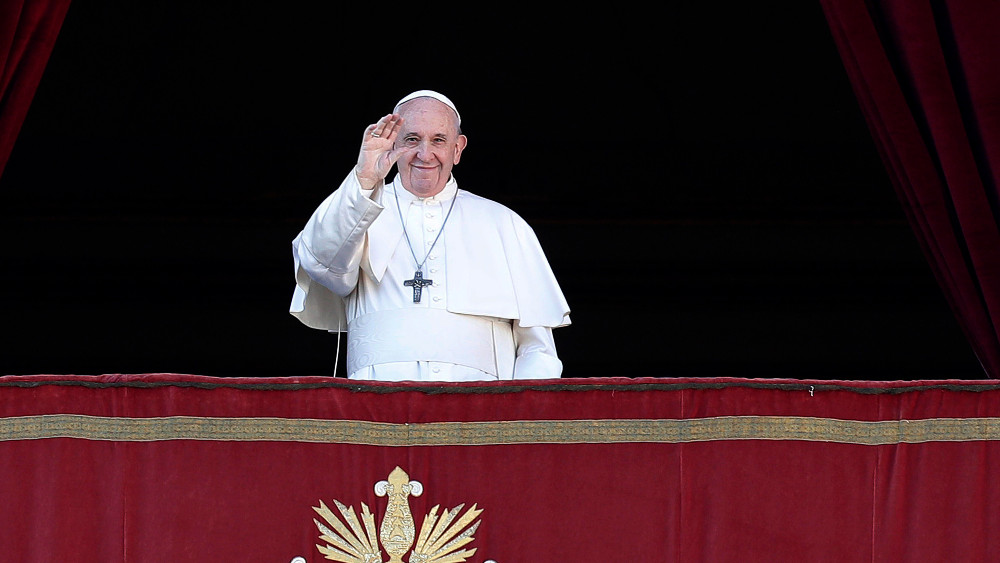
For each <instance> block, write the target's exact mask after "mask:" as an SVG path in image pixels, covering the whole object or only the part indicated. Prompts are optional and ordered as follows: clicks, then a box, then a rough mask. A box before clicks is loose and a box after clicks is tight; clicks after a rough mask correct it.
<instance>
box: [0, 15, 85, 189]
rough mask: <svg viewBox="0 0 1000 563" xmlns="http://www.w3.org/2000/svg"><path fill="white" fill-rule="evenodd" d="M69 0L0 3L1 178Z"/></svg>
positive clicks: (53, 44)
mask: <svg viewBox="0 0 1000 563" xmlns="http://www.w3.org/2000/svg"><path fill="white" fill-rule="evenodd" d="M69 2H70V0H0V175H3V170H4V168H5V167H6V166H7V159H8V158H10V152H11V150H12V149H13V148H14V141H15V140H16V139H17V134H18V133H19V132H20V130H21V124H22V123H24V118H25V116H26V115H27V114H28V107H29V106H30V105H31V99H32V98H33V97H34V95H35V90H36V89H37V88H38V83H39V82H40V81H41V79H42V73H43V71H44V70H45V64H46V63H47V62H48V60H49V55H50V54H51V53H52V47H53V46H55V43H56V36H58V35H59V28H60V27H62V22H63V19H64V18H65V16H66V11H67V10H68V9H69Z"/></svg>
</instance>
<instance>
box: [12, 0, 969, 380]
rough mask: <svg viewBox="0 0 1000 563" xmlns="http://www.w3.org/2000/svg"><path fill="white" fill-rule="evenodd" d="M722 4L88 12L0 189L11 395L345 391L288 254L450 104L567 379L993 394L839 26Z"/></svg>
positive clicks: (86, 6) (813, 17)
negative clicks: (117, 385) (315, 213)
mask: <svg viewBox="0 0 1000 563" xmlns="http://www.w3.org/2000/svg"><path fill="white" fill-rule="evenodd" d="M699 4H704V6H702V7H698V6H687V7H676V6H671V7H670V8H669V9H668V10H662V9H657V10H653V9H649V10H647V11H643V10H635V9H631V10H628V9H626V7H625V6H614V7H612V6H606V8H615V9H616V10H618V11H619V12H620V13H621V15H609V14H607V13H593V14H587V13H584V14H581V13H579V12H575V13H572V14H557V13H552V14H542V13H523V12H515V11H507V9H506V8H504V7H501V6H492V7H491V6H487V7H485V8H479V9H478V10H475V9H473V10H472V11H470V12H468V13H463V12H459V11H455V10H454V9H449V10H444V11H431V10H430V7H428V6H425V5H422V6H418V5H411V6H408V7H407V10H410V11H418V9H423V11H421V12H420V14H419V15H404V14H402V13H393V12H391V11H389V10H388V8H386V7H384V6H383V5H379V6H378V7H377V8H376V7H375V5H372V8H370V9H362V10H358V11H355V12H353V13H344V12H341V11H340V10H339V9H338V10H334V9H332V8H322V9H320V8H317V7H318V6H323V5H325V3H322V4H321V3H316V4H313V5H307V4H278V3H268V4H266V5H265V4H263V3H261V4H254V3H229V4H227V3H211V5H209V3H197V4H186V5H185V4H182V3H163V4H154V3H148V2H139V3H134V2H121V3H118V4H117V5H115V3H107V2H99V3H96V2H91V3H86V2H76V3H74V4H73V5H72V6H71V8H70V10H69V13H68V15H67V18H66V21H65V23H64V25H63V28H62V30H61V33H60V36H59V39H58V42H57V44H56V47H55V50H54V52H53V54H52V57H51V59H50V61H49V64H48V67H47V69H46V72H45V75H44V78H43V80H42V82H41V85H40V87H39V89H38V92H37V94H36V96H35V99H34V102H33V104H32V107H31V110H30V112H29V114H28V117H27V119H26V121H25V124H24V127H23V129H22V131H21V134H20V137H19V139H18V141H17V144H16V146H15V148H14V151H13V153H12V155H11V160H10V162H9V164H8V166H7V170H6V172H5V174H4V176H3V178H0V221H2V227H0V229H2V231H0V235H2V238H0V241H2V242H0V244H2V247H0V256H2V258H3V261H4V265H3V268H2V270H0V271H2V273H0V283H2V289H3V291H2V300H3V301H2V304H0V305H2V307H3V310H4V316H5V318H6V321H7V322H6V323H5V324H6V325H7V327H8V336H7V337H6V338H5V339H4V342H3V345H2V346H3V349H2V354H0V373H6V374H29V373H62V374H69V373H76V374H97V373H145V372H179V373H194V374H202V375H214V376H293V375H329V374H330V373H331V371H332V369H333V363H334V355H335V348H336V346H335V342H336V341H335V339H334V338H333V337H332V336H331V335H329V334H327V333H324V332H321V331H315V330H311V329H308V328H306V327H305V326H304V325H301V324H300V323H299V322H298V321H297V320H295V319H294V318H293V317H291V316H290V315H288V313H287V309H288V304H289V301H290V297H291V293H292V288H293V285H294V281H293V277H292V259H291V253H290V248H291V247H290V243H291V240H292V238H294V236H295V235H296V233H297V232H298V230H299V229H300V228H301V226H302V225H303V224H304V222H305V220H306V219H307V218H308V216H309V214H310V213H311V212H312V210H313V208H314V207H315V206H316V205H317V204H318V203H319V202H320V201H321V200H322V199H323V197H325V195H326V194H327V193H328V192H329V191H330V190H331V189H333V188H334V187H335V186H336V185H337V184H338V183H339V181H340V180H341V179H342V177H343V176H344V175H345V174H346V173H347V172H348V171H349V170H350V167H351V166H352V165H353V163H354V161H355V158H356V154H357V146H358V143H359V140H360V135H361V132H362V130H363V129H364V127H365V126H366V125H367V124H368V123H371V122H373V121H374V120H375V119H377V118H378V117H380V116H381V115H383V114H385V113H387V112H388V111H389V110H391V108H392V105H393V104H394V103H395V101H396V100H398V99H399V98H400V97H402V96H403V95H405V94H407V93H409V92H411V91H413V90H417V89H421V88H431V89H435V90H439V91H441V92H444V93H445V94H447V95H448V96H449V97H451V98H452V99H453V100H454V101H455V102H456V104H457V105H458V107H459V109H460V111H461V112H462V116H463V129H464V132H465V133H466V134H467V135H468V137H469V139H470V142H469V147H468V149H467V150H466V152H465V154H464V155H463V159H462V163H461V164H460V165H459V166H458V167H457V168H456V176H457V177H458V178H459V180H460V181H461V183H462V186H463V188H465V189H469V190H471V191H473V192H475V193H478V194H480V195H483V196H486V197H489V198H491V199H495V200H498V201H500V202H502V203H504V204H506V205H508V206H509V207H511V208H513V209H514V210H515V211H517V212H518V213H520V214H521V215H522V216H524V217H525V219H527V220H528V222H529V223H530V224H532V225H533V226H534V227H535V230H536V232H537V234H538V236H539V238H540V239H541V241H542V244H543V247H544V248H545V250H546V253H547V255H548V257H549V260H550V262H551V263H552V266H553V269H554V270H555V272H556V275H557V277H558V278H559V280H560V283H561V285H562V287H563V290H564V292H565V294H566V297H567V299H568V301H569V303H570V306H571V307H572V309H573V313H572V318H573V325H572V326H570V327H567V328H563V329H559V330H557V332H556V339H557V344H558V345H559V352H560V356H561V357H562V359H563V361H564V364H565V371H564V374H563V375H564V376H565V377H597V376H630V377H634V376H656V377H672V376H744V377H794V378H836V379H921V378H979V377H982V376H983V374H982V371H981V369H980V368H979V365H978V363H977V362H976V360H975V358H974V356H973V354H972V352H971V349H970V348H969V345H968V343H967V342H966V340H965V338H964V336H963V334H962V332H961V330H960V328H959V326H958V324H957V322H956V321H955V319H954V317H953V316H952V314H951V312H950V310H949V308H948V306H947V304H946V302H945V299H944V297H943V296H942V294H941V291H940V289H939V288H938V286H937V284H936V283H935V281H934V279H933V276H932V274H931V272H930V269H929V267H928V265H927V263H926V261H925V259H924V258H923V255H922V254H921V251H920V249H919V246H918V244H917V242H916V239H915V238H914V236H913V234H912V232H911V230H910V228H909V226H908V225H907V223H906V221H905V218H904V216H903V214H902V211H901V209H900V205H899V203H898V200H897V199H896V196H895V193H894V192H893V189H892V186H891V184H890V183H889V181H888V178H887V176H886V173H885V171H884V169H883V167H882V165H881V162H880V161H879V158H878V155H877V153H876V150H875V147H874V144H873V143H872V140H871V137H870V135H869V133H868V130H867V127H866V126H865V123H864V120H863V117H862V115H861V113H860V110H859V108H858V105H857V102H856V100H855V98H854V95H853V93H852V91H851V88H850V84H849V83H848V80H847V77H846V75H845V73H844V70H843V67H842V65H841V62H840V59H839V56H838V54H837V51H836V48H835V46H834V44H833V41H832V38H831V37H830V33H829V30H828V28H827V25H826V21H825V19H824V17H823V13H822V10H821V9H820V7H819V5H818V3H815V4H814V3H803V2H799V3H787V4H785V5H783V6H782V8H781V10H780V11H779V10H778V9H768V8H759V7H745V8H726V9H723V8H720V7H718V6H716V5H714V4H710V3H699ZM278 6H282V7H281V8H279V7H278ZM435 10H440V7H435ZM340 363H341V370H342V364H343V359H341V361H340Z"/></svg>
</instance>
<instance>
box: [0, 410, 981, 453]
mask: <svg viewBox="0 0 1000 563" xmlns="http://www.w3.org/2000/svg"><path fill="white" fill-rule="evenodd" d="M46 438H78V439H84V440H102V441H115V442H155V441H163V440H215V441H237V442H256V441H277V442H313V443H338V444H360V445H373V446H443V445H459V446H483V445H504V444H539V443H541V444H576V443H580V444H613V443H668V444H669V443H685V442H704V441H715V440H797V441H808V442H834V443H844V444H861V445H881V444H897V443H921V442H968V441H980V440H1000V418H931V419H919V420H898V421H896V420H893V421H879V422H868V421H860V420H841V419H833V418H811V417H792V416H727V417H713V418H694V419H651V420H650V419H614V420H511V421H486V422H432V423H421V424H395V423H384V422H370V421H363V420H317V419H304V418H302V419H300V418H219V417H186V416H172V417H163V418H125V417H100V416H87V415H75V414H59V415H38V416H23V417H9V418H0V442H4V441H12V440H39V439H46Z"/></svg>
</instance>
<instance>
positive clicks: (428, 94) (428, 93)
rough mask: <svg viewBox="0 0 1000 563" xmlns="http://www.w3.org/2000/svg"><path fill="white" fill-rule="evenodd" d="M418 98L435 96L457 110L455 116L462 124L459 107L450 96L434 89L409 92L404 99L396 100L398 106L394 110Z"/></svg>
mask: <svg viewBox="0 0 1000 563" xmlns="http://www.w3.org/2000/svg"><path fill="white" fill-rule="evenodd" d="M416 98H434V99H435V100H437V101H439V102H441V103H442V104H444V105H446V106H448V107H450V108H451V110H452V111H454V112H455V117H457V118H458V125H461V124H462V114H460V113H458V108H456V107H455V104H454V103H452V101H451V100H449V99H448V96H445V95H444V94H440V93H438V92H435V91H434V90H417V91H416V92H414V93H412V94H409V95H407V96H406V97H404V98H403V99H402V100H399V101H398V102H396V107H395V108H394V109H393V110H392V111H393V112H395V111H396V110H397V109H399V106H401V105H403V104H405V103H406V102H408V101H410V100H413V99H416Z"/></svg>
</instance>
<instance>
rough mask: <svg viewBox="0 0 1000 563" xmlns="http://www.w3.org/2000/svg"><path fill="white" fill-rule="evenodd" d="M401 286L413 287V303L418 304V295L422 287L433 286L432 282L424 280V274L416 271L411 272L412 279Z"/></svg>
mask: <svg viewBox="0 0 1000 563" xmlns="http://www.w3.org/2000/svg"><path fill="white" fill-rule="evenodd" d="M403 285H405V286H407V287H410V286H413V302H414V303H420V293H421V292H422V291H423V289H424V287H426V286H428V285H434V280H425V279H424V273H423V272H421V271H420V270H417V271H416V272H413V279H412V280H406V281H404V282H403Z"/></svg>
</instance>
